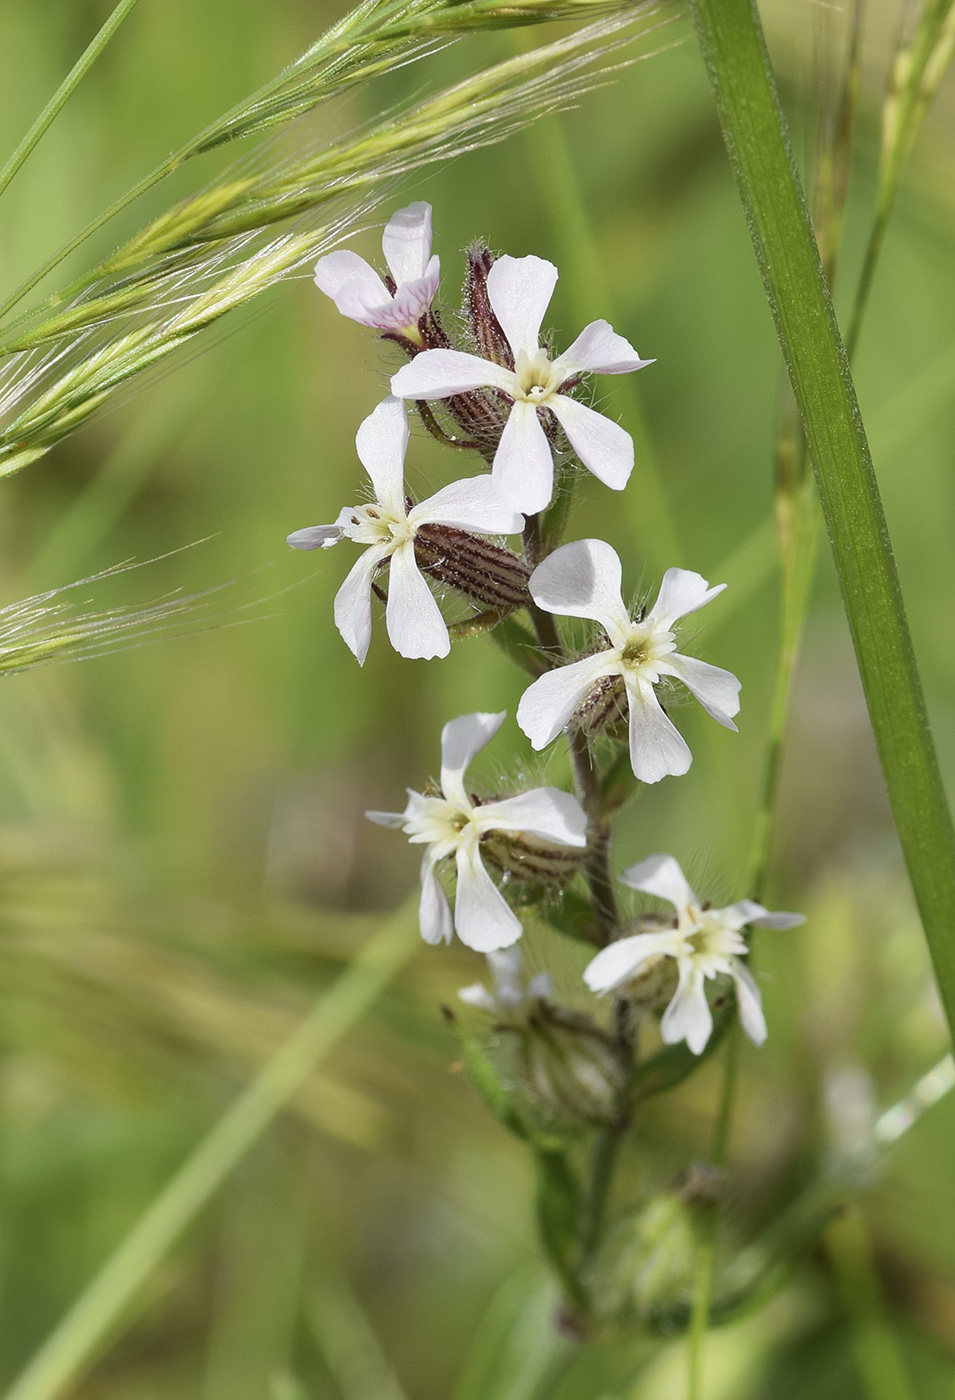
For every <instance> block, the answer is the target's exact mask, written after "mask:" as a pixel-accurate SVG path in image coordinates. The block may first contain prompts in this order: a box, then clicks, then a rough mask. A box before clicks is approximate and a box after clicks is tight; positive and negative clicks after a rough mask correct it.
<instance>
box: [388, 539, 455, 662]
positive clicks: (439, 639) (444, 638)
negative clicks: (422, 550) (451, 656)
mask: <svg viewBox="0 0 955 1400" xmlns="http://www.w3.org/2000/svg"><path fill="white" fill-rule="evenodd" d="M385 621H386V623H387V626H388V637H389V639H390V641H391V645H392V646H393V647H394V649H395V651H396V652H397V653H398V655H399V656H408V657H426V658H430V657H433V656H447V654H448V652H449V651H450V650H451V637H450V635H449V633H448V625H447V623H446V622H445V620H444V618H443V617H442V616H441V609H440V608H439V607H438V604H437V602H436V600H435V597H434V594H433V593H432V592H431V589H430V588H429V587H428V585H427V583H426V582H425V580H424V577H423V576H422V574H421V573H420V572H419V569H418V565H417V563H416V562H415V557H414V544H413V543H412V542H411V541H410V540H409V541H408V542H407V543H406V544H403V545H401V547H400V548H399V549H396V550H395V552H394V554H393V555H392V556H391V565H390V570H389V576H388V605H387V607H386V609H385Z"/></svg>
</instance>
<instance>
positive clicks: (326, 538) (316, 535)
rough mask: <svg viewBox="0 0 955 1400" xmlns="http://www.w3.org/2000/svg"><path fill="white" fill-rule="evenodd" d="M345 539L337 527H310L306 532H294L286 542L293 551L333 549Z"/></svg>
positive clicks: (287, 537) (286, 538)
mask: <svg viewBox="0 0 955 1400" xmlns="http://www.w3.org/2000/svg"><path fill="white" fill-rule="evenodd" d="M343 538H344V536H343V535H342V532H341V530H340V528H339V527H338V526H337V525H309V526H308V527H307V528H306V529H304V530H293V531H292V533H291V534H290V535H286V537H285V542H286V544H290V545H291V546H292V548H293V549H331V547H332V545H333V544H338V542H339V541H340V540H341V539H343Z"/></svg>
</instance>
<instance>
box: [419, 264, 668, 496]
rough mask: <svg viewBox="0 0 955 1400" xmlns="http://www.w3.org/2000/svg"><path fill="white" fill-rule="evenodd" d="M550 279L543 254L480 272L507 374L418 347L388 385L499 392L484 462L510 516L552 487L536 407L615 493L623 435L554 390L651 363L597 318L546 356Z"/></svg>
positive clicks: (629, 449)
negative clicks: (505, 352) (492, 450)
mask: <svg viewBox="0 0 955 1400" xmlns="http://www.w3.org/2000/svg"><path fill="white" fill-rule="evenodd" d="M556 282H557V269H556V267H555V266H554V264H553V263H549V262H546V261H545V260H544V259H543V258H535V257H528V258H509V257H503V258H498V259H497V261H496V262H495V263H494V265H493V267H492V268H491V270H490V272H489V273H488V278H487V293H488V298H489V299H490V303H491V307H492V309H493V311H494V314H495V316H496V317H497V319H498V321H499V322H500V324H501V328H502V330H503V331H504V334H505V336H506V337H507V341H508V344H509V345H510V347H511V350H512V351H513V354H514V368H513V369H512V370H511V369H506V368H504V367H503V366H502V365H498V364H495V363H494V362H493V361H491V360H482V359H481V358H480V356H478V355H468V354H465V353H464V352H463V351H461V350H425V351H424V352H423V353H422V354H420V355H416V356H415V358H414V359H413V360H412V361H411V363H410V364H407V365H404V366H403V367H402V368H401V369H400V370H399V371H398V373H397V374H396V375H395V376H394V377H393V379H392V381H391V392H392V393H393V394H397V395H398V397H399V398H402V399H447V398H450V397H452V396H453V395H455V394H465V393H468V392H469V391H470V390H473V389H483V388H490V389H501V390H503V392H504V393H505V394H506V395H507V396H508V398H510V399H511V400H513V406H512V408H511V411H510V416H509V417H508V420H507V424H506V426H505V428H504V432H503V434H502V436H501V441H500V443H499V445H498V449H497V454H496V456H495V458H494V467H493V474H494V483H495V485H496V486H497V489H498V491H499V492H500V493H501V495H502V496H503V497H504V499H505V500H506V501H509V502H510V504H511V505H512V506H513V507H514V509H515V510H522V511H525V512H526V513H528V514H532V513H536V512H537V511H541V510H543V509H544V508H545V507H546V506H547V504H548V502H549V501H550V498H551V494H552V492H553V485H554V462H553V458H552V456H551V450H550V444H549V443H548V441H547V436H546V434H545V432H544V429H543V427H542V425H541V421H540V418H539V416H538V414H539V411H540V409H542V408H547V409H550V411H551V413H553V415H554V417H555V418H556V419H557V421H558V422H559V423H560V425H561V427H562V428H563V430H564V432H565V433H566V435H567V439H568V441H569V442H570V445H571V447H572V448H573V449H574V451H575V452H576V454H577V456H578V457H579V458H580V460H581V461H582V462H583V464H584V466H585V467H587V468H588V470H589V471H592V472H593V474H594V476H596V477H598V478H599V479H600V480H601V481H602V482H604V484H605V485H607V486H611V487H613V489H614V490H615V491H621V490H622V489H623V488H624V486H626V484H627V479H628V477H629V476H630V472H631V471H632V469H633V439H632V438H631V437H630V434H629V433H627V432H625V431H624V430H623V428H621V427H619V425H618V424H616V423H614V422H612V421H611V420H610V419H609V418H605V417H604V416H603V414H601V413H597V412H595V411H594V409H592V408H587V407H586V406H585V405H584V404H582V403H579V402H578V401H577V400H576V399H573V398H571V397H570V396H569V395H568V394H566V393H562V392H561V389H562V388H563V387H564V386H565V385H567V383H568V381H570V380H575V379H576V378H577V377H578V376H579V375H581V374H629V373H631V371H633V370H637V369H643V368H644V367H645V366H646V365H649V364H652V363H653V361H652V360H641V359H640V356H639V355H638V354H637V352H636V351H635V350H634V348H633V346H632V345H631V344H630V342H629V341H627V340H624V338H623V336H621V335H616V334H615V333H614V330H613V328H612V327H611V326H610V325H609V323H608V322H607V321H592V322H591V324H590V325H589V326H587V327H586V328H585V329H584V330H583V331H581V333H580V335H579V336H578V337H577V339H576V340H575V341H574V343H573V345H571V347H570V349H569V350H565V351H564V353H563V355H560V356H559V357H558V358H557V359H556V360H553V361H552V360H550V359H548V356H547V351H546V350H545V349H544V348H543V347H542V346H541V345H540V339H539V338H540V328H541V322H542V321H543V319H544V313H545V312H546V310H547V306H548V303H549V302H550V299H551V296H552V295H553V291H554V286H555V284H556Z"/></svg>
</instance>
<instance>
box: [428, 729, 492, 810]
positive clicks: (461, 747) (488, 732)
mask: <svg viewBox="0 0 955 1400" xmlns="http://www.w3.org/2000/svg"><path fill="white" fill-rule="evenodd" d="M506 718H507V711H506V710H501V712H500V714H496V715H494V714H490V713H488V712H487V711H484V710H477V711H475V713H474V714H470V715H458V717H457V719H452V720H449V721H448V723H447V724H446V725H445V726H444V728H443V729H442V731H441V791H442V792H443V793H444V796H445V797H446V798H447V800H448V801H449V802H457V803H461V801H462V799H463V804H462V805H463V807H464V810H465V811H467V810H468V809H469V808H470V806H471V802H470V799H469V798H468V796H467V794H466V793H465V791H464V771H465V769H466V768H467V766H468V764H469V763H470V762H471V759H472V758H473V757H474V755H475V754H476V753H479V752H480V750H481V749H483V748H484V745H485V744H488V743H490V741H491V740H492V739H493V738H494V735H495V734H496V733H497V731H498V730H499V729H500V727H501V725H502V724H503V723H504V721H505V719H506Z"/></svg>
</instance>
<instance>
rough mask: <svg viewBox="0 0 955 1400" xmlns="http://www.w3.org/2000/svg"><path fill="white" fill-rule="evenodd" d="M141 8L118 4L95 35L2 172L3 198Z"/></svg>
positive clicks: (128, 0) (133, 1) (126, 1)
mask: <svg viewBox="0 0 955 1400" xmlns="http://www.w3.org/2000/svg"><path fill="white" fill-rule="evenodd" d="M138 4H139V0H119V4H118V5H117V6H116V8H115V10H114V11H113V13H112V14H111V15H110V17H109V19H108V20H107V21H106V23H105V24H104V25H103V27H102V29H101V30H100V31H99V33H98V34H97V35H96V37H95V39H93V41H92V43H90V44H89V45H88V47H87V48H86V49H85V50H84V51H83V53H82V54H81V55H80V57H79V58H78V59H77V61H76V63H74V65H73V67H72V68H71V69H70V71H69V73H67V75H66V77H65V78H64V79H63V81H62V83H61V84H60V86H59V87H58V88H57V90H56V92H55V93H54V94H53V96H52V97H51V98H50V100H49V102H48V103H47V104H46V106H45V107H44V108H43V111H42V112H41V113H40V115H39V116H38V117H37V119H36V121H35V122H34V123H33V125H32V126H31V127H30V130H29V131H28V132H27V134H26V136H24V138H23V140H22V141H21V142H20V144H19V146H18V147H17V148H16V150H15V151H14V152H13V155H12V156H11V157H10V159H9V160H8V161H7V163H6V165H5V166H4V167H3V169H2V170H0V195H2V194H3V192H4V190H5V189H6V188H7V185H9V183H10V181H11V180H12V179H13V177H14V175H16V173H17V171H18V170H19V169H20V167H21V165H22V164H23V162H24V161H25V160H26V159H27V157H28V156H29V154H30V152H31V151H32V150H33V148H34V146H35V145H36V144H37V142H38V141H39V140H40V139H41V137H42V136H43V135H44V133H45V132H46V130H47V128H48V127H50V126H51V125H52V123H53V122H54V121H55V120H56V118H57V116H58V115H59V113H60V111H61V110H62V108H63V107H64V106H65V105H66V103H67V102H68V101H69V99H70V97H71V96H72V95H73V92H74V91H75V89H76V88H77V87H78V86H79V84H80V83H81V82H82V81H83V79H84V78H85V77H86V75H87V73H88V72H89V70H90V69H91V68H92V66H93V64H94V63H95V62H96V60H97V59H98V58H99V56H100V54H101V53H102V52H103V50H104V49H105V47H106V45H107V44H108V43H109V41H110V39H112V37H113V35H114V34H115V33H116V31H117V29H118V28H119V26H120V25H121V24H122V22H123V20H124V19H126V18H127V16H128V15H130V14H131V13H132V11H133V10H134V9H135V8H136V6H137V5H138Z"/></svg>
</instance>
